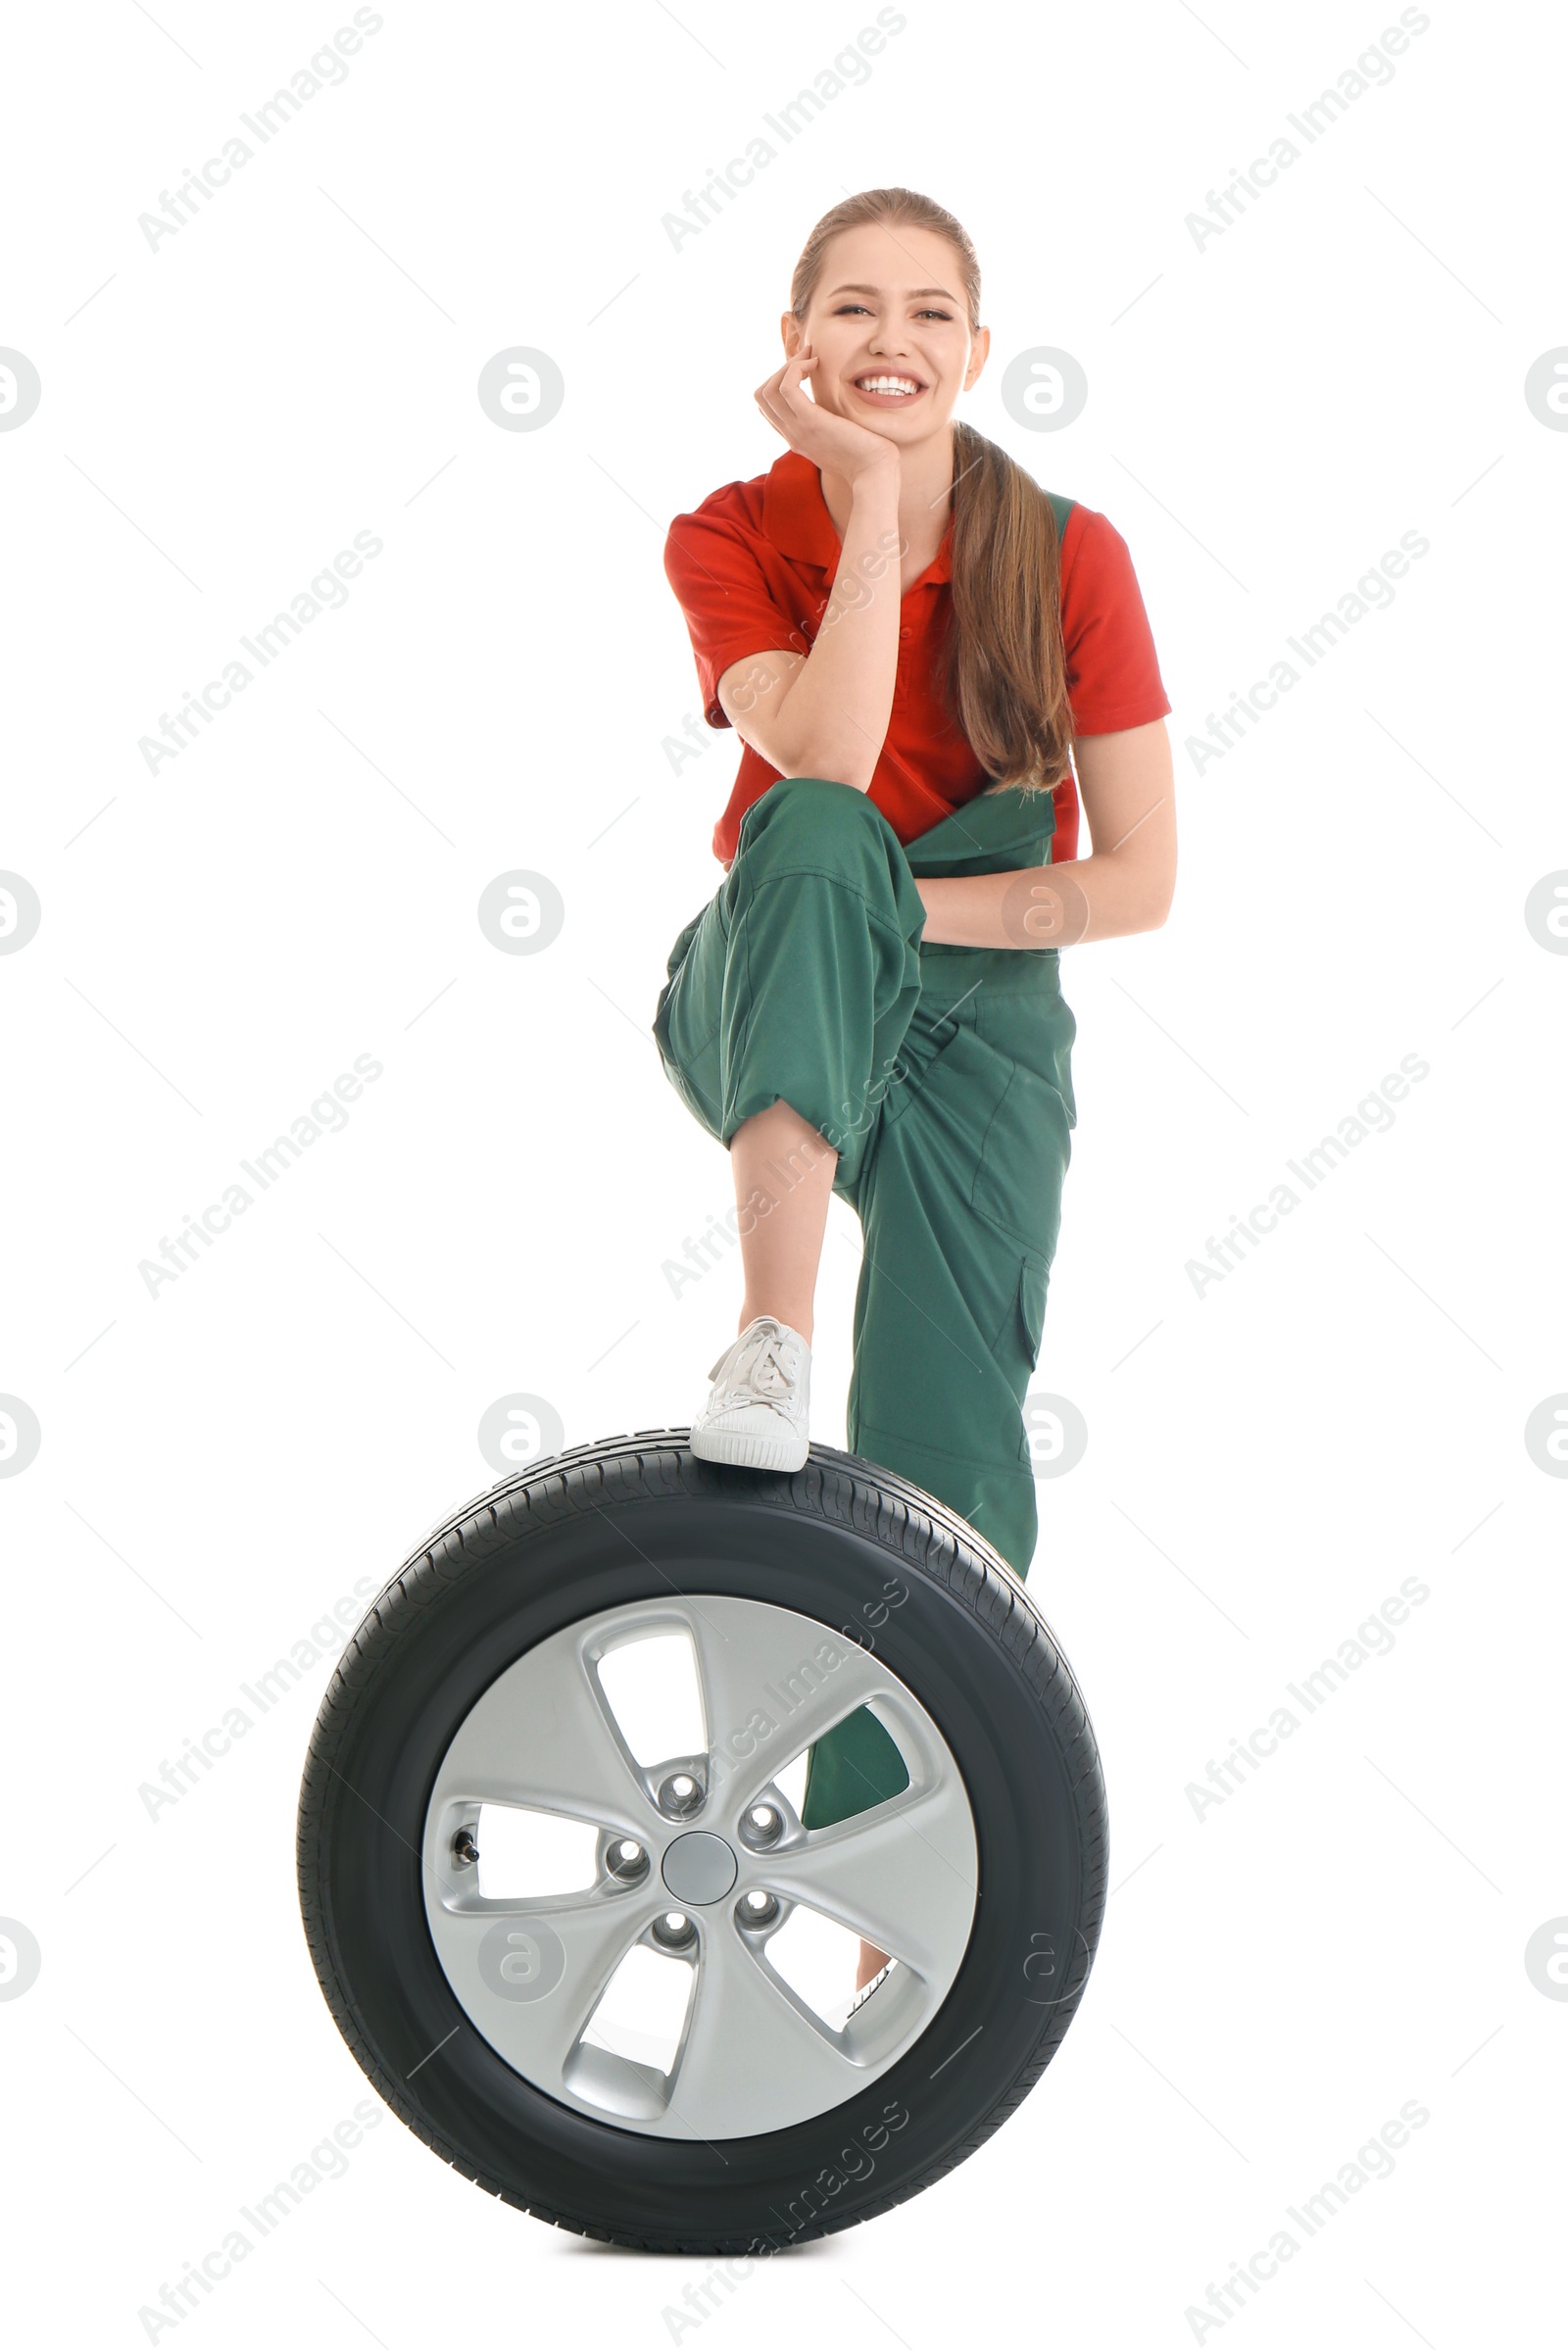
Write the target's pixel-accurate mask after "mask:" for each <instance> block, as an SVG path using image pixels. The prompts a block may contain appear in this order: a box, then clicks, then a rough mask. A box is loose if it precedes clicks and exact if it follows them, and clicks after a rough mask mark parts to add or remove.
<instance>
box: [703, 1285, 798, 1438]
mask: <svg viewBox="0 0 1568 2350" xmlns="http://www.w3.org/2000/svg"><path fill="white" fill-rule="evenodd" d="M708 1376H709V1378H710V1379H711V1381H712V1382H713V1386H712V1391H711V1394H710V1395H709V1398H708V1401H707V1402H706V1403H705V1404H704V1405H703V1407H702V1409H701V1410H700V1411H699V1412H698V1414H697V1417H696V1418H695V1420H694V1421H693V1422H692V1450H693V1452H695V1453H696V1455H697V1457H698V1459H699V1460H722V1461H728V1462H729V1463H730V1464H731V1466H733V1467H736V1468H742V1469H804V1468H805V1466H806V1462H807V1457H808V1455H809V1451H810V1439H809V1436H808V1434H807V1415H808V1412H809V1406H810V1390H811V1349H810V1347H809V1346H808V1345H807V1343H806V1341H805V1339H803V1338H802V1336H801V1334H800V1332H799V1331H798V1330H792V1329H791V1328H790V1326H789V1324H788V1323H787V1322H781V1321H779V1320H778V1319H777V1317H776V1316H775V1315H773V1314H759V1315H758V1316H757V1317H756V1319H755V1320H754V1321H751V1322H748V1323H747V1325H746V1328H745V1329H744V1330H743V1331H742V1332H741V1334H740V1336H739V1338H737V1339H735V1340H734V1341H733V1342H732V1343H731V1344H730V1345H729V1346H726V1347H725V1349H724V1351H723V1353H722V1354H721V1355H720V1356H719V1358H718V1360H717V1362H716V1363H714V1365H713V1367H712V1369H711V1371H710V1372H709V1374H708Z"/></svg>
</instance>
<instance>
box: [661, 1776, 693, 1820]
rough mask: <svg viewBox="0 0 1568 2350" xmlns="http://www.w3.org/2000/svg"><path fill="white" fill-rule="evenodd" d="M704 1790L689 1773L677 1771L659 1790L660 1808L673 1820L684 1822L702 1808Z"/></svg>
mask: <svg viewBox="0 0 1568 2350" xmlns="http://www.w3.org/2000/svg"><path fill="white" fill-rule="evenodd" d="M702 1800H703V1790H702V1787H700V1785H699V1784H698V1782H697V1781H696V1780H695V1779H694V1778H693V1777H692V1775H691V1773H690V1772H689V1771H675V1772H673V1773H672V1774H671V1776H670V1777H669V1778H668V1779H666V1780H665V1781H664V1784H663V1786H662V1787H661V1788H660V1790H659V1808H660V1810H661V1811H662V1812H666V1813H667V1814H668V1815H669V1817H670V1818H671V1819H672V1820H683V1819H685V1818H686V1816H687V1814H688V1813H689V1812H694V1811H697V1810H699V1809H700V1808H701V1805H702Z"/></svg>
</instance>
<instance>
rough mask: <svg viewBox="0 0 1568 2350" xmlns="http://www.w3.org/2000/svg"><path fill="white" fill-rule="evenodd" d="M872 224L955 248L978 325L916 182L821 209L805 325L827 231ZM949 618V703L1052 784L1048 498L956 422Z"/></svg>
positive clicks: (1058, 766)
mask: <svg viewBox="0 0 1568 2350" xmlns="http://www.w3.org/2000/svg"><path fill="white" fill-rule="evenodd" d="M868 224H874V225H877V226H887V227H890V228H892V227H898V226H903V225H907V226H908V227H911V228H928V229H930V230H932V232H933V233H934V234H935V235H937V236H940V237H945V238H946V239H947V241H948V243H949V244H950V245H951V246H952V247H953V249H954V251H955V253H956V255H957V257H958V273H959V276H960V278H961V280H962V285H963V296H964V303H965V306H966V308H967V310H968V314H969V331H970V333H971V334H972V333H974V332H975V331H976V329H977V328H978V327H979V324H980V264H979V261H978V259H977V258H976V255H975V249H974V247H973V245H972V244H971V243H970V242H969V239H968V237H967V235H966V234H965V233H964V231H963V229H962V228H961V227H960V226H959V224H958V222H957V221H956V220H955V219H954V217H953V215H952V213H950V212H945V211H944V210H943V208H942V206H941V205H940V204H935V203H933V202H932V200H931V198H930V197H929V196H920V195H916V194H915V192H914V190H913V189H912V188H867V189H865V190H864V192H863V193H862V194H860V195H858V196H847V197H846V198H845V200H844V202H843V203H842V204H835V205H834V207H833V209H832V211H831V212H828V213H824V214H823V216H822V218H821V220H818V221H817V223H816V226H815V227H814V228H813V229H812V231H811V233H810V235H809V237H808V238H807V240H806V246H805V250H804V251H803V252H802V254H801V258H800V260H799V261H798V262H797V263H796V265H795V274H794V277H793V278H792V279H791V281H790V310H791V313H792V315H793V316H794V318H796V320H797V322H801V323H804V321H805V318H806V314H807V311H808V310H809V307H810V302H811V296H812V295H813V293H814V292H815V290H816V283H817V279H818V277H819V276H820V275H821V270H822V261H823V256H824V254H825V253H826V250H827V247H828V244H829V242H830V241H831V239H832V238H834V237H836V236H837V235H839V233H840V232H841V231H842V230H843V229H846V228H860V227H864V226H866V225H868ZM952 508H953V612H952V620H953V624H952V627H951V629H950V631H949V635H948V647H947V671H946V678H945V684H946V689H947V696H948V704H949V707H950V709H951V710H952V711H953V714H954V716H955V717H956V719H957V722H958V724H959V725H960V726H961V727H962V729H963V732H964V735H965V736H966V738H967V740H968V742H969V744H970V745H971V747H972V749H973V751H974V754H975V757H976V758H977V759H980V761H981V762H982V764H983V765H984V766H985V767H986V768H987V769H988V770H989V772H990V773H991V774H992V775H994V776H995V777H996V778H997V779H998V781H999V782H1003V783H1016V784H1021V785H1023V786H1024V787H1025V788H1026V789H1028V790H1032V791H1049V790H1050V789H1051V788H1052V786H1053V785H1054V784H1056V783H1059V782H1060V780H1061V778H1062V777H1063V776H1064V775H1065V774H1066V773H1067V770H1068V756H1067V754H1068V749H1069V746H1070V745H1071V742H1072V711H1071V709H1070V707H1069V705H1068V701H1067V657H1066V652H1065V649H1064V647H1063V645H1062V640H1061V593H1060V590H1061V561H1060V556H1061V550H1060V545H1059V542H1058V538H1057V532H1056V517H1055V514H1054V510H1053V507H1052V504H1051V500H1050V499H1049V498H1048V497H1047V496H1046V493H1045V491H1044V490H1043V489H1042V488H1041V487H1040V485H1039V483H1038V482H1036V481H1034V480H1032V479H1031V478H1030V476H1029V475H1028V474H1027V473H1026V472H1025V471H1024V470H1023V467H1022V466H1021V465H1015V464H1014V462H1013V460H1012V459H1011V458H1010V457H1009V456H1008V455H1007V452H1006V451H1005V449H1001V448H999V447H998V446H997V444H996V442H995V441H988V440H987V439H986V438H985V435H984V434H983V433H979V432H976V431H975V429H974V427H973V425H972V424H963V423H959V422H958V421H957V420H956V419H955V421H954V426H953V489H952Z"/></svg>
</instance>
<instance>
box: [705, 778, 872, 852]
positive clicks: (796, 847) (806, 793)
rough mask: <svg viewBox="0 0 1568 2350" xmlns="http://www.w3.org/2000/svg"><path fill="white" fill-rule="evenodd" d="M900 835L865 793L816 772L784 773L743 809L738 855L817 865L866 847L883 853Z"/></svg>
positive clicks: (866, 849) (863, 850)
mask: <svg viewBox="0 0 1568 2350" xmlns="http://www.w3.org/2000/svg"><path fill="white" fill-rule="evenodd" d="M897 845H898V836H897V834H896V833H895V832H894V830H893V827H892V826H891V825H890V824H889V822H888V820H887V818H886V816H884V815H883V813H882V810H881V809H880V808H878V807H877V806H876V804H875V802H874V801H873V800H872V799H871V797H870V795H869V794H868V793H866V792H860V791H857V790H856V789H855V787H854V785H853V784H848V783H833V782H830V781H829V780H828V779H827V778H826V777H824V776H819V775H785V776H781V777H780V779H779V781H778V782H777V783H774V784H770V785H769V786H768V788H767V790H766V791H765V792H764V793H763V794H762V797H761V798H760V800H758V801H756V802H754V804H753V806H752V807H751V808H748V809H747V811H746V820H745V826H744V829H743V837H742V840H741V844H740V850H741V853H742V854H746V853H750V852H755V851H757V850H759V849H760V851H761V852H762V854H763V855H764V856H765V857H777V856H781V855H783V856H789V857H805V858H807V859H808V860H809V861H811V862H815V863H821V862H823V861H826V860H831V859H834V858H838V857H844V856H846V855H848V856H850V857H853V858H855V859H863V858H864V857H865V856H866V854H867V852H868V850H870V851H873V852H874V853H875V854H877V855H879V856H881V857H886V854H887V851H888V849H889V847H894V848H896V847H897Z"/></svg>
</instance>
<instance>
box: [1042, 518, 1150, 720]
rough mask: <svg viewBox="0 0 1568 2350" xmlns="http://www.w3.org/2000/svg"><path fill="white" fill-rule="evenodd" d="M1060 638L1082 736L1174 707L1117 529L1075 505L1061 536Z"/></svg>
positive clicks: (1069, 689) (1136, 582) (1074, 715)
mask: <svg viewBox="0 0 1568 2350" xmlns="http://www.w3.org/2000/svg"><path fill="white" fill-rule="evenodd" d="M1061 556H1062V566H1061V633H1062V639H1063V642H1064V645H1065V648H1066V655H1067V698H1068V700H1069V702H1070V703H1071V704H1072V714H1073V724H1074V727H1075V728H1076V730H1077V732H1078V733H1079V734H1117V733H1120V732H1121V730H1122V729H1123V728H1124V727H1127V726H1147V725H1148V724H1149V723H1150V722H1151V721H1152V719H1154V718H1163V717H1165V716H1167V715H1168V713H1169V710H1170V707H1171V704H1170V697H1169V695H1168V694H1167V693H1166V691H1165V687H1164V681H1163V680H1162V678H1161V677H1160V674H1159V661H1158V658H1157V656H1156V655H1155V652H1154V639H1153V634H1152V630H1151V628H1150V625H1149V614H1148V613H1147V612H1146V611H1145V610H1144V599H1143V596H1142V594H1141V593H1140V591H1139V586H1138V579H1137V575H1136V573H1135V572H1134V570H1133V559H1132V557H1131V555H1130V554H1129V553H1128V551H1127V542H1126V540H1125V539H1124V538H1123V537H1122V536H1121V534H1120V532H1119V531H1117V530H1116V529H1114V528H1113V527H1112V525H1111V524H1110V523H1109V522H1107V521H1106V519H1105V517H1104V515H1103V514H1096V513H1095V512H1094V510H1093V508H1091V507H1084V506H1075V507H1074V509H1073V511H1072V514H1071V515H1070V516H1069V517H1068V522H1067V528H1066V531H1065V532H1064V534H1063V537H1062V550H1061Z"/></svg>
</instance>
